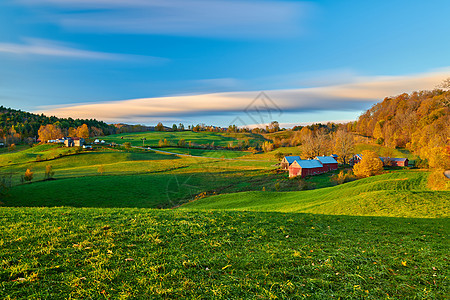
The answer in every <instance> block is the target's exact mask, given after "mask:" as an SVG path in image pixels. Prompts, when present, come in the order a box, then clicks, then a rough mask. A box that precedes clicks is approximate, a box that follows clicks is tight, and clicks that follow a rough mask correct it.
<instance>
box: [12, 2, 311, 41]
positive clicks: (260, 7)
mask: <svg viewBox="0 0 450 300" xmlns="http://www.w3.org/2000/svg"><path fill="white" fill-rule="evenodd" d="M16 3H18V4H21V5H27V6H32V7H39V8H41V9H44V10H45V13H46V15H47V18H46V20H47V21H48V22H52V23H56V24H59V25H61V26H63V27H65V28H71V29H75V30H82V31H89V32H101V33H104V32H109V33H111V32H112V33H139V34H166V35H178V36H200V37H228V38H236V37H237V38H264V37H266V38H267V37H272V38H279V37H287V36H289V37H290V36H293V35H298V34H300V33H302V32H303V31H304V24H303V23H304V22H305V21H306V19H307V18H308V17H309V16H311V15H312V14H313V10H314V9H313V5H312V4H311V3H307V2H290V1H273V0H272V1H256V0H189V1H187V0H126V1H124V0H16Z"/></svg>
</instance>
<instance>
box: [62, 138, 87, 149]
mask: <svg viewBox="0 0 450 300" xmlns="http://www.w3.org/2000/svg"><path fill="white" fill-rule="evenodd" d="M84 142H85V141H84V139H83V138H79V137H74V138H68V139H66V140H65V141H64V145H66V147H82V146H83V145H84Z"/></svg>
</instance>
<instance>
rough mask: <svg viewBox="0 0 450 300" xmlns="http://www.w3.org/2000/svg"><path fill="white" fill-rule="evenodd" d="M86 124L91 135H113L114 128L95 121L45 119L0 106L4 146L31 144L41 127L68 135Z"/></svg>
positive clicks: (0, 127)
mask: <svg viewBox="0 0 450 300" xmlns="http://www.w3.org/2000/svg"><path fill="white" fill-rule="evenodd" d="M83 124H86V125H87V126H88V127H89V130H90V132H91V133H92V134H95V135H107V134H112V133H115V130H116V127H115V126H114V125H108V124H106V123H105V122H102V121H97V120H95V119H89V120H88V119H85V120H82V119H72V118H57V117H54V116H52V117H47V116H45V115H43V114H40V115H38V114H33V113H29V112H24V111H21V110H15V109H12V108H6V107H3V106H0V140H2V141H3V142H4V143H5V144H15V143H21V142H25V143H33V142H34V141H36V139H37V138H38V131H39V129H40V128H41V126H46V125H54V126H55V127H57V128H59V129H60V130H61V132H62V134H63V135H69V131H70V130H71V129H73V128H78V127H81V126H82V125H83Z"/></svg>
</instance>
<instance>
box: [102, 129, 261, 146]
mask: <svg viewBox="0 0 450 300" xmlns="http://www.w3.org/2000/svg"><path fill="white" fill-rule="evenodd" d="M143 138H145V139H146V140H145V146H150V147H156V146H158V143H159V141H160V140H164V139H167V141H168V142H170V144H171V145H172V146H174V145H177V143H178V141H179V140H181V139H184V140H185V141H186V143H187V144H188V143H189V141H191V142H192V143H195V144H197V145H211V144H212V143H214V146H219V147H227V146H229V145H230V143H232V144H233V145H234V146H237V145H238V143H239V142H240V141H241V142H245V141H248V143H249V144H250V145H256V144H260V143H262V142H264V140H265V139H264V138H263V137H262V136H261V135H257V134H252V133H218V132H203V131H202V132H193V131H177V132H167V131H163V132H161V131H148V132H138V133H121V134H114V135H108V136H105V137H101V139H104V140H105V141H106V142H108V143H111V142H114V143H117V144H123V143H125V142H130V143H131V145H133V146H142V139H143Z"/></svg>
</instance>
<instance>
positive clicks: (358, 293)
mask: <svg viewBox="0 0 450 300" xmlns="http://www.w3.org/2000/svg"><path fill="white" fill-rule="evenodd" d="M1 220H2V222H0V245H1V247H0V298H2V299H31V298H36V299H38V298H39V299H63V298H72V299H102V298H111V299H118V298H120V299H127V298H142V299H148V298H170V299H174V298H175V299H184V298H190V299H192V298H202V299H217V298H227V299H242V298H244V299H250V298H251V299H255V298H262V299H269V298H275V297H278V298H288V299H299V298H300V299H302V298H312V299H329V298H336V299H337V298H346V299H348V298H353V299H362V298H364V299H385V298H386V299H387V298H389V299H412V298H417V299H438V298H439V299H442V298H445V295H448V292H449V289H448V276H449V271H448V270H449V265H448V260H447V259H448V258H447V256H446V252H447V251H446V249H447V250H448V228H450V224H449V220H448V219H444V220H442V219H406V218H400V219H396V218H379V217H378V218H375V217H346V216H325V215H324V216H320V215H309V214H292V213H264V212H257V213H256V212H220V211H207V212H192V211H185V210H166V211H161V210H159V211H158V210H149V209H80V208H3V209H2V219H1Z"/></svg>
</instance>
